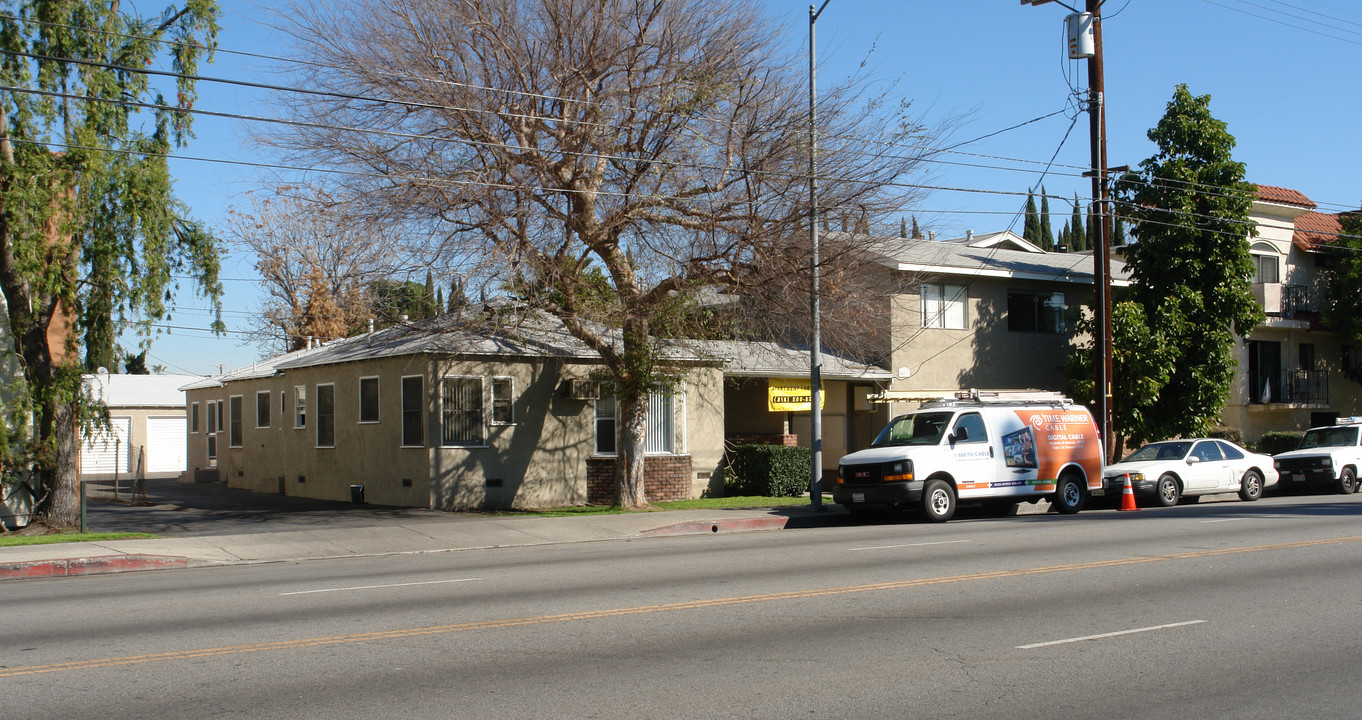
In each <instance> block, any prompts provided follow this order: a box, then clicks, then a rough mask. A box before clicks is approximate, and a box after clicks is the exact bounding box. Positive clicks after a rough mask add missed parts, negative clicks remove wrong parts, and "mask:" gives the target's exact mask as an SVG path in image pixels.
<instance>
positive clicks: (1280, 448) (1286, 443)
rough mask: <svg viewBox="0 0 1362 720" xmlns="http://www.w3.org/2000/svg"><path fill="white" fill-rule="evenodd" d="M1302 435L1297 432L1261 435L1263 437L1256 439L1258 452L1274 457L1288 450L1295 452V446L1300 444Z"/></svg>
mask: <svg viewBox="0 0 1362 720" xmlns="http://www.w3.org/2000/svg"><path fill="white" fill-rule="evenodd" d="M1303 434H1304V433H1298V432H1269V433H1263V436H1262V437H1261V438H1258V452H1260V453H1264V454H1267V455H1276V454H1277V453H1283V452H1287V451H1288V450H1295V449H1296V446H1297V445H1299V444H1300V442H1301V437H1302V436H1303Z"/></svg>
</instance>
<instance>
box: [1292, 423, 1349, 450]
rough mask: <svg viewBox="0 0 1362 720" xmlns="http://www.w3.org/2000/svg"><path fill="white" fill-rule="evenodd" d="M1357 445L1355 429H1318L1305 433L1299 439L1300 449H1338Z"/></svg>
mask: <svg viewBox="0 0 1362 720" xmlns="http://www.w3.org/2000/svg"><path fill="white" fill-rule="evenodd" d="M1356 444H1357V428H1355V427H1333V428H1319V429H1317V430H1311V431H1309V432H1307V433H1305V437H1303V438H1301V444H1300V447H1301V448H1313V447H1338V446H1340V445H1343V446H1349V445H1356Z"/></svg>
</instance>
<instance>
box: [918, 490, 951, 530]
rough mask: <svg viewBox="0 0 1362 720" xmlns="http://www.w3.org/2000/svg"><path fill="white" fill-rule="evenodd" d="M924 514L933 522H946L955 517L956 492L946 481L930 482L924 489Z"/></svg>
mask: <svg viewBox="0 0 1362 720" xmlns="http://www.w3.org/2000/svg"><path fill="white" fill-rule="evenodd" d="M922 514H923V515H924V516H926V518H927V519H928V520H930V521H931V522H946V521H947V520H950V519H951V517H952V516H954V515H955V491H954V490H953V489H952V488H951V485H950V483H948V482H946V481H945V480H928V481H927V486H926V487H924V488H922Z"/></svg>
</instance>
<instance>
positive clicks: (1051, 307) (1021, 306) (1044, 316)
mask: <svg viewBox="0 0 1362 720" xmlns="http://www.w3.org/2000/svg"><path fill="white" fill-rule="evenodd" d="M1007 329H1008V330H1011V331H1012V332H1036V333H1049V334H1052V335H1060V334H1063V333H1064V332H1065V331H1066V330H1067V327H1066V326H1065V324H1064V293H1030V292H1009V293H1007Z"/></svg>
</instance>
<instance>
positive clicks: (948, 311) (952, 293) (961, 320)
mask: <svg viewBox="0 0 1362 720" xmlns="http://www.w3.org/2000/svg"><path fill="white" fill-rule="evenodd" d="M920 291H921V294H922V327H925V328H947V329H951V330H964V329H965V328H966V317H965V315H966V313H965V301H966V300H967V299H968V298H969V295H968V293H967V290H966V288H965V286H964V285H937V284H927V285H923V286H922V287H921V288H920Z"/></svg>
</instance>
